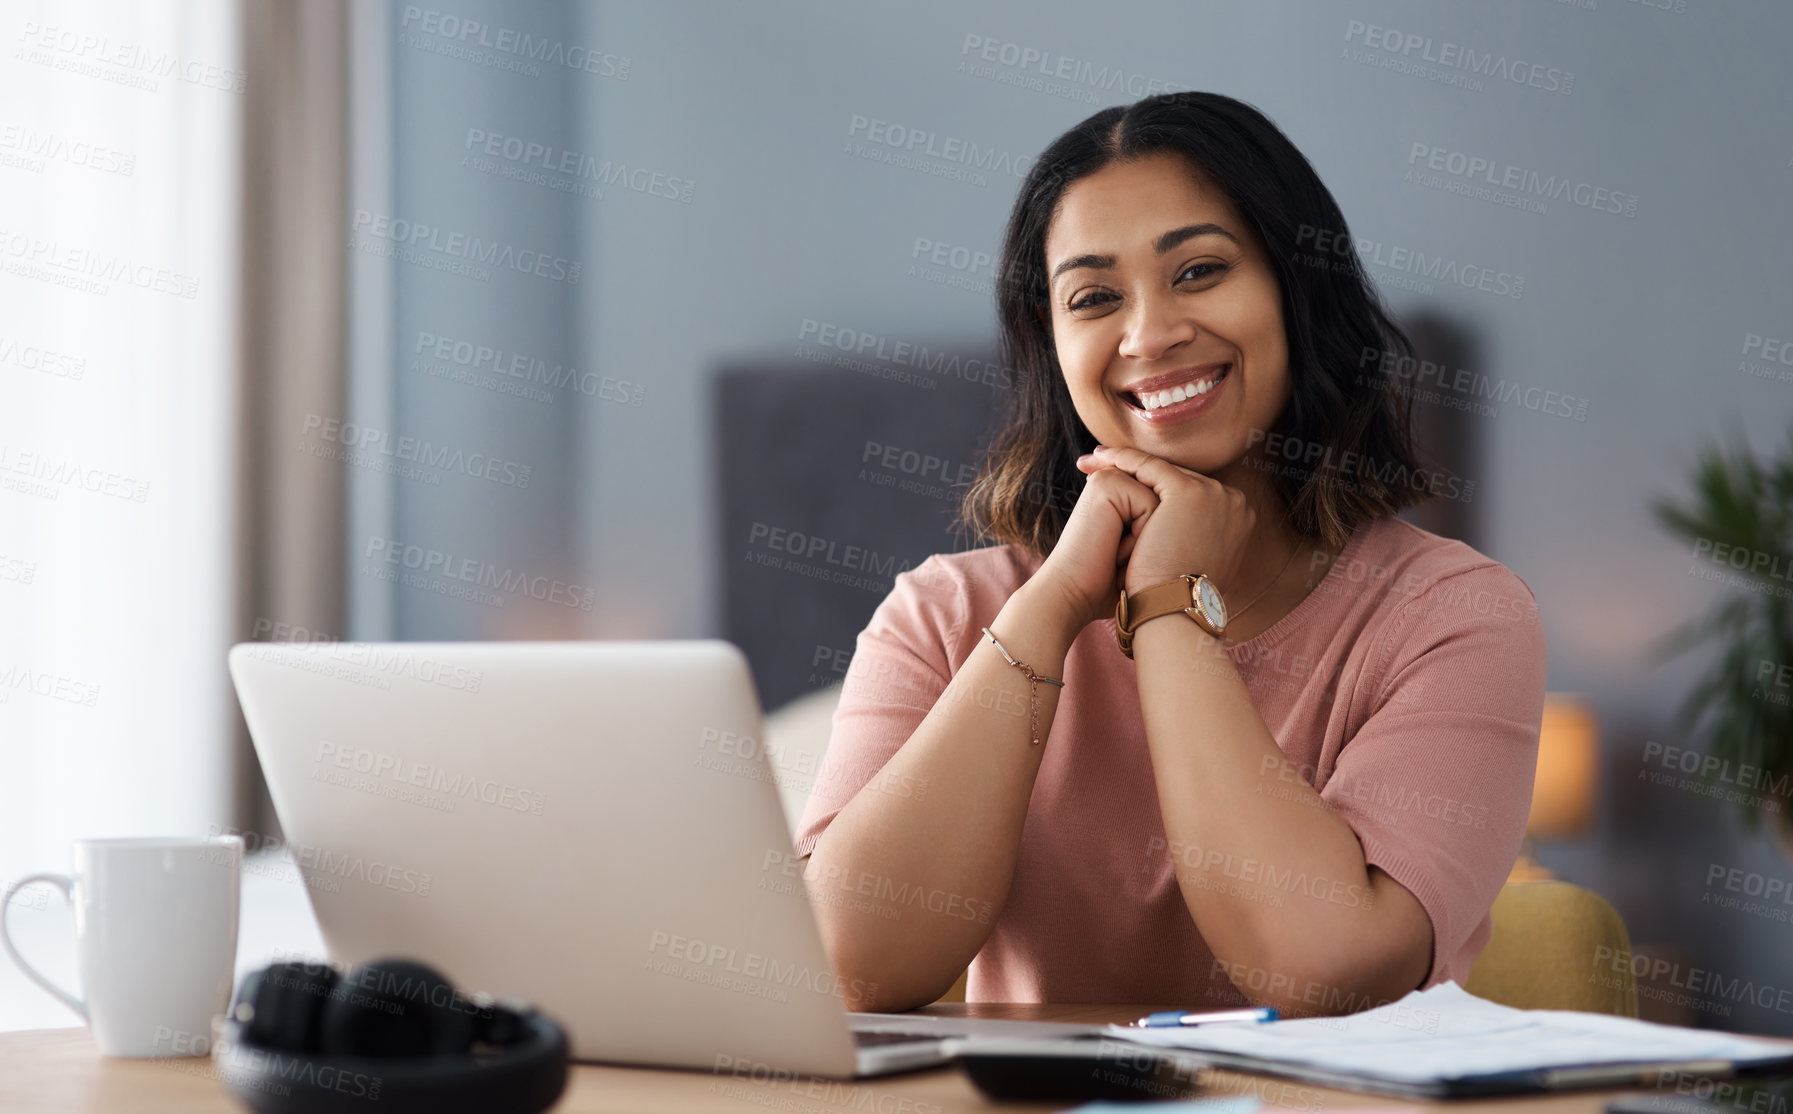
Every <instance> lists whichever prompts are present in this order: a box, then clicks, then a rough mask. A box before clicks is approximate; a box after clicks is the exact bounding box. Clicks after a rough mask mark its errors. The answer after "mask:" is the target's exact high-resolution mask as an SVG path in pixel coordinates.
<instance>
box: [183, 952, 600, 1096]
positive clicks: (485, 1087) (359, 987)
mask: <svg viewBox="0 0 1793 1114" xmlns="http://www.w3.org/2000/svg"><path fill="white" fill-rule="evenodd" d="M213 1061H214V1065H215V1067H216V1069H217V1072H218V1077H219V1079H220V1080H221V1081H222V1082H223V1083H224V1085H225V1086H226V1087H227V1088H229V1090H230V1092H231V1093H232V1094H234V1095H235V1096H236V1097H237V1098H238V1099H239V1100H240V1101H242V1102H243V1103H244V1104H245V1105H246V1106H248V1107H249V1109H251V1110H254V1111H257V1112H258V1114H334V1112H338V1111H356V1112H359V1114H425V1112H428V1114H437V1112H440V1114H538V1112H539V1111H542V1110H546V1109H547V1108H548V1107H550V1106H552V1105H553V1104H554V1102H555V1100H557V1099H558V1098H560V1094H561V1092H562V1091H563V1090H564V1089H565V1088H566V1082H567V1038H566V1034H565V1033H564V1032H562V1031H561V1029H560V1026H558V1025H556V1024H555V1023H554V1022H553V1021H552V1020H550V1019H549V1018H547V1017H546V1016H544V1015H542V1014H540V1013H537V1012H536V1011H534V1010H532V1009H529V1008H527V1007H524V1006H521V1005H520V1004H519V1005H517V1006H514V1007H513V1006H508V1005H501V1004H499V1003H497V1002H495V1001H493V1000H491V999H490V998H488V997H486V996H484V995H476V996H473V997H468V996H465V995H463V994H461V992H460V991H458V990H456V989H454V987H452V986H450V985H449V984H448V981H447V980H446V979H444V978H443V977H442V976H441V975H439V974H437V973H436V972H435V971H434V970H432V969H431V968H429V967H428V966H425V965H424V964H422V963H414V962H412V961H410V960H404V959H384V960H378V961H375V962H372V963H366V964H363V965H361V966H360V967H356V968H354V969H352V970H350V971H349V972H348V973H347V974H343V975H339V974H337V972H336V970H335V969H334V968H332V967H330V966H329V965H327V964H324V963H276V964H273V965H272V966H269V967H264V968H263V969H261V970H259V971H254V972H251V973H250V974H248V975H245V976H244V977H243V984H242V986H241V987H240V988H239V990H238V992H237V998H236V1001H235V1002H233V1003H232V1004H231V1008H230V1013H229V1014H228V1015H226V1016H225V1018H224V1020H223V1022H222V1025H221V1027H220V1030H219V1040H218V1044H217V1047H216V1048H215V1049H214V1050H213ZM370 1100H375V1101H374V1104H373V1105H369V1103H370Z"/></svg>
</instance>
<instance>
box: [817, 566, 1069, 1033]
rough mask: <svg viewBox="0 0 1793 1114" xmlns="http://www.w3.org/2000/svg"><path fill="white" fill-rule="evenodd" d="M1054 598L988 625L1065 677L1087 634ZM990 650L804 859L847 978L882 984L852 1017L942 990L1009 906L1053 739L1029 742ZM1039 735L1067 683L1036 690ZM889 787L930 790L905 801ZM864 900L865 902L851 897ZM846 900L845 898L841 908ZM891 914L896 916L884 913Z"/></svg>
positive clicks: (1023, 697) (1023, 707) (1023, 604)
mask: <svg viewBox="0 0 1793 1114" xmlns="http://www.w3.org/2000/svg"><path fill="white" fill-rule="evenodd" d="M1072 625H1073V624H1072V622H1071V621H1070V620H1069V619H1068V618H1067V617H1066V615H1065V613H1064V611H1063V609H1062V608H1060V607H1058V606H1056V601H1053V600H1051V599H1048V598H1044V597H1042V596H1041V595H1040V594H1038V593H1035V592H1029V590H1028V588H1027V586H1023V587H1022V588H1021V589H1020V590H1019V591H1017V592H1016V593H1015V594H1014V595H1012V596H1011V597H1010V598H1009V601H1008V603H1007V604H1005V605H1004V606H1003V609H1002V611H1001V613H1000V614H999V615H998V616H997V617H996V620H995V621H994V622H992V623H991V624H990V630H991V632H992V633H994V634H995V635H996V636H997V637H998V638H999V639H1001V640H1002V644H1003V646H1004V647H1006V648H1007V649H1008V651H1009V653H1010V654H1012V655H1014V657H1015V658H1016V659H1017V660H1019V661H1022V662H1024V663H1026V664H1027V665H1029V666H1030V667H1032V668H1033V669H1034V670H1035V671H1036V672H1037V673H1038V674H1040V675H1041V676H1044V677H1051V678H1054V679H1062V677H1063V674H1064V662H1065V655H1066V654H1067V653H1068V652H1069V649H1070V645H1071V642H1072V640H1073V639H1074V638H1075V637H1076V633H1077V632H1076V631H1075V630H1072V629H1070V628H1071V627H1072ZM979 639H980V642H979V645H978V646H977V648H976V649H975V650H973V651H972V653H971V656H970V657H969V658H968V659H967V660H966V662H965V664H964V665H963V666H962V667H961V668H960V669H959V671H958V673H957V674H955V675H954V676H953V678H952V681H951V683H950V684H948V686H947V688H946V690H945V691H944V692H943V693H942V694H941V695H940V698H939V699H938V700H937V701H936V702H935V703H934V705H933V708H932V709H931V710H930V711H929V712H928V714H927V716H926V717H925V718H924V719H923V720H922V721H921V724H920V725H919V726H917V727H916V729H915V731H914V733H913V734H912V735H910V737H909V739H908V740H907V741H906V742H905V743H904V744H903V745H902V747H901V748H900V749H899V750H898V751H897V752H896V754H894V755H893V756H891V759H890V761H889V762H888V763H886V764H885V766H884V768H883V770H881V771H880V772H879V775H878V777H877V778H875V779H874V780H873V781H872V782H871V783H870V784H868V785H866V786H865V787H864V788H862V789H860V791H859V792H858V794H857V795H856V796H854V797H853V799H852V800H850V801H848V802H847V804H846V806H845V807H844V808H842V809H841V811H840V812H839V813H838V814H837V815H836V816H835V818H834V820H833V822H832V823H830V824H829V825H828V828H827V829H826V830H825V831H824V832H823V833H822V836H821V838H820V839H819V840H817V842H816V845H815V849H814V851H812V852H811V854H810V857H809V859H808V860H807V862H806V863H805V864H804V871H803V875H804V878H805V879H806V881H807V883H808V885H809V887H810V891H811V894H812V897H814V898H818V899H819V900H814V901H812V904H813V905H814V907H815V911H816V919H817V920H818V922H819V923H820V925H821V929H822V936H823V939H824V940H825V941H826V942H827V945H828V950H829V954H830V956H831V957H832V958H833V961H834V965H835V968H836V970H837V971H838V972H839V973H840V975H841V976H842V979H843V982H850V981H851V980H858V982H859V984H864V985H868V986H870V985H875V986H876V987H877V990H876V993H875V994H874V995H871V996H870V997H869V998H868V1000H862V1001H857V1002H849V1003H848V1007H849V1008H852V1009H878V1010H903V1009H910V1008H913V1007H915V1006H921V1005H926V1004H927V1003H928V1002H932V1001H934V1000H935V999H937V998H938V997H939V996H940V995H941V994H942V993H944V992H945V991H946V990H947V989H948V988H949V987H950V986H951V985H952V983H953V980H954V979H955V978H957V977H958V974H959V972H960V971H962V970H963V969H964V968H965V966H966V965H967V964H968V963H970V962H971V959H972V957H973V956H975V955H976V954H977V952H978V949H979V948H981V947H983V944H984V941H985V940H986V939H988V937H989V935H990V930H991V926H992V925H994V924H995V921H996V918H997V916H998V915H1000V913H1001V912H1002V907H1003V904H1004V902H1005V901H1006V900H1007V898H1008V891H1009V884H1010V881H1011V879H1012V878H1013V875H1014V870H1015V859H1016V855H1017V852H1018V850H1019V846H1020V840H1021V828H1022V822H1023V821H1024V820H1025V818H1026V816H1027V802H1028V799H1029V797H1030V796H1031V795H1032V793H1033V784H1034V777H1035V775H1036V774H1037V773H1038V771H1039V768H1040V757H1041V754H1042V752H1043V751H1044V750H1045V747H1046V745H1047V744H1045V743H1042V745H1040V746H1037V747H1036V746H1034V745H1032V734H1031V732H1032V728H1031V727H1030V723H1029V720H1030V703H1029V692H1028V689H1029V684H1028V679H1027V677H1026V676H1025V675H1024V674H1023V673H1022V672H1021V671H1020V670H1019V669H1017V668H1015V667H1014V666H1012V665H1009V664H1008V663H1007V662H1006V661H1005V660H1003V656H1002V654H1001V652H1000V651H998V650H997V648H996V647H995V646H992V645H990V644H989V640H988V639H986V638H984V637H983V636H982V635H981V634H980V635H979ZM1033 688H1034V693H1033V705H1032V708H1033V709H1035V711H1033V712H1032V714H1033V715H1037V722H1038V726H1039V731H1040V737H1041V738H1042V739H1044V738H1045V735H1046V733H1047V732H1048V730H1049V729H1050V727H1051V724H1052V718H1053V713H1054V712H1055V711H1056V709H1057V707H1058V693H1059V689H1058V687H1057V686H1056V685H1048V684H1036V685H1034V686H1033ZM889 785H907V786H914V785H925V786H926V787H927V788H926V792H925V793H922V794H910V795H898V794H895V793H890V792H885V791H882V790H881V788H880V787H881V786H889ZM856 895H863V896H862V897H861V898H860V899H859V900H852V898H853V897H854V896H856ZM841 898H846V899H848V900H839V899H841ZM889 908H894V909H896V910H897V911H898V912H900V914H901V915H900V916H898V917H889V916H888V914H885V913H883V910H885V909H889Z"/></svg>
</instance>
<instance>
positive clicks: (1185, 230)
mask: <svg viewBox="0 0 1793 1114" xmlns="http://www.w3.org/2000/svg"><path fill="white" fill-rule="evenodd" d="M1197 236H1225V237H1226V238H1227V239H1229V240H1231V241H1233V243H1235V244H1236V243H1238V242H1239V239H1238V237H1236V236H1234V235H1233V234H1232V233H1231V232H1228V231H1227V230H1226V229H1224V228H1222V227H1220V226H1219V225H1218V224H1186V225H1184V226H1183V227H1182V228H1174V229H1172V230H1171V231H1169V232H1166V233H1165V234H1164V235H1162V236H1160V237H1158V242H1157V243H1156V244H1154V245H1153V248H1154V250H1155V251H1156V252H1157V254H1159V255H1163V254H1164V253H1165V252H1167V251H1170V250H1171V249H1172V248H1174V247H1176V246H1177V245H1178V244H1181V243H1183V242H1185V241H1187V240H1193V239H1195V238H1196V237H1197ZM1114 262H1115V260H1114V256H1112V255H1074V256H1072V257H1071V258H1069V259H1067V260H1065V261H1064V262H1063V263H1060V264H1059V265H1058V266H1057V267H1054V268H1053V269H1052V277H1051V278H1050V279H1048V280H1047V282H1048V283H1053V282H1057V281H1058V276H1060V275H1062V274H1064V273H1065V272H1066V271H1073V270H1076V269H1077V268H1079V267H1092V268H1094V269H1096V270H1098V271H1106V270H1110V269H1112V268H1113V267H1114Z"/></svg>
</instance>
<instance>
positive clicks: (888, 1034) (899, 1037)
mask: <svg viewBox="0 0 1793 1114" xmlns="http://www.w3.org/2000/svg"><path fill="white" fill-rule="evenodd" d="M945 1039H946V1038H945V1037H944V1036H942V1035H941V1034H939V1033H903V1032H898V1031H895V1030H892V1029H873V1030H866V1029H855V1030H853V1044H854V1045H855V1046H857V1047H859V1048H873V1047H876V1046H878V1045H885V1044H914V1043H915V1042H917V1041H942V1040H945Z"/></svg>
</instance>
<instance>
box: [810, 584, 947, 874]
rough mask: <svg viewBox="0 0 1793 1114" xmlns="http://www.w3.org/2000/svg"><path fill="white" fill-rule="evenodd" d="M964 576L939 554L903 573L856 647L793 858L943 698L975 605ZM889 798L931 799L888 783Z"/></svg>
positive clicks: (912, 787)
mask: <svg viewBox="0 0 1793 1114" xmlns="http://www.w3.org/2000/svg"><path fill="white" fill-rule="evenodd" d="M967 587H968V586H967V584H966V582H965V579H964V575H963V573H962V572H961V571H960V570H958V569H956V568H955V567H954V565H953V563H952V562H951V561H948V560H946V559H944V558H943V557H941V556H940V555H939V554H935V555H934V556H931V557H929V558H928V559H927V560H925V561H923V562H922V563H921V564H919V565H917V566H916V567H915V568H913V569H910V570H908V571H906V572H902V573H898V574H897V576H896V579H895V581H894V583H893V585H892V587H891V590H890V594H889V595H887V596H886V597H885V598H884V600H883V602H881V603H880V604H879V605H878V608H877V610H876V611H874V612H873V613H872V617H871V620H870V622H868V623H867V624H866V627H865V629H864V630H863V631H860V632H859V638H858V640H857V642H856V643H855V646H854V650H853V657H852V660H851V661H850V662H849V663H848V666H847V676H846V680H845V681H844V682H842V684H841V692H840V700H839V702H838V703H837V704H836V706H835V710H834V720H833V724H832V727H831V729H830V732H829V736H828V749H827V751H826V753H825V754H824V755H823V757H822V763H821V767H820V769H819V770H818V771H817V772H816V778H815V783H814V785H813V787H812V788H811V789H810V793H809V798H808V801H807V802H806V803H805V805H804V809H803V816H802V819H801V820H800V821H799V822H798V825H797V832H796V838H795V839H794V840H793V845H794V850H795V852H796V854H797V855H798V856H799V857H802V856H805V855H808V854H809V853H810V852H811V851H813V850H815V845H816V840H817V839H818V838H820V837H821V834H822V833H823V832H824V831H826V830H827V828H828V825H829V824H830V823H832V822H833V820H834V817H835V815H836V814H838V813H839V812H840V810H841V809H842V808H844V807H845V806H846V804H847V802H848V801H851V800H852V799H853V798H854V796H855V795H857V794H858V792H859V791H860V790H861V789H862V788H864V787H865V786H866V785H868V784H871V783H872V782H873V780H874V779H876V778H880V777H881V771H882V770H883V768H884V764H885V763H886V762H888V761H890V757H891V755H893V754H895V753H896V752H897V750H898V748H900V747H901V746H902V745H903V743H905V742H907V741H908V739H909V736H910V735H912V734H914V732H915V729H916V728H917V727H918V726H920V724H921V721H922V719H923V718H924V717H925V716H926V715H927V714H928V712H929V710H930V709H932V708H933V707H934V702H935V701H936V700H938V699H939V698H940V694H941V693H942V692H944V691H945V689H946V686H947V683H948V682H949V681H950V680H951V679H952V674H953V671H954V668H955V667H954V664H953V660H952V659H953V655H954V648H955V647H958V646H959V645H960V643H961V641H962V639H963V636H964V633H965V628H966V623H967V616H968V615H969V612H970V602H969V599H968V595H967ZM884 781H887V782H889V784H881V788H882V789H883V790H884V791H887V792H890V793H893V794H896V795H898V796H905V797H922V796H925V795H926V794H927V791H928V786H927V784H926V782H925V779H919V778H910V777H907V776H905V777H900V778H889V779H884Z"/></svg>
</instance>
